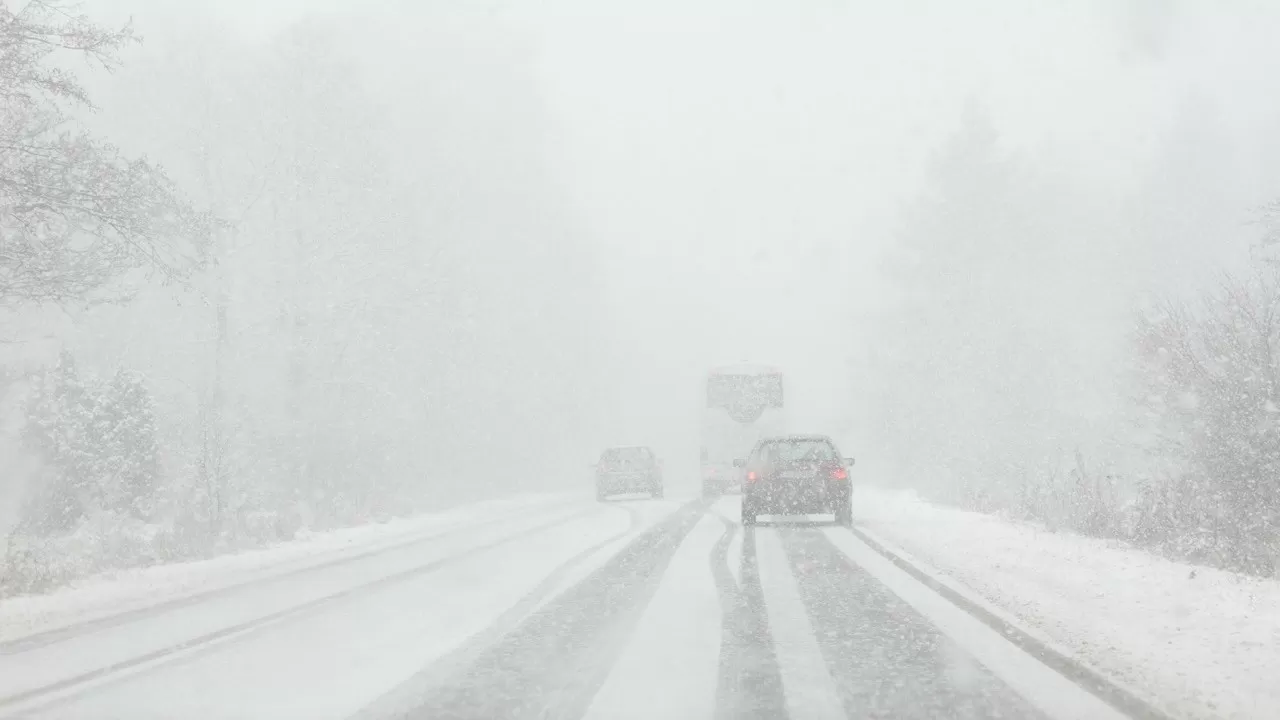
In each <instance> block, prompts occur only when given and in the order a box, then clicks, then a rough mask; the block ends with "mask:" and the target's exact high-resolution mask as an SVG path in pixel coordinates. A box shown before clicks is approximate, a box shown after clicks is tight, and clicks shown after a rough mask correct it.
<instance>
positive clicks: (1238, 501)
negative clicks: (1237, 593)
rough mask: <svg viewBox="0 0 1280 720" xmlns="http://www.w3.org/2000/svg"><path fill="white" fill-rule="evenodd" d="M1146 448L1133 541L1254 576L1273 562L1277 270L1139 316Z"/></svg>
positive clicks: (1279, 335)
mask: <svg viewBox="0 0 1280 720" xmlns="http://www.w3.org/2000/svg"><path fill="white" fill-rule="evenodd" d="M1139 340H1140V345H1139V346H1140V348H1141V350H1142V352H1143V361H1144V362H1143V364H1142V366H1141V371H1142V373H1141V380H1142V382H1143V383H1144V384H1143V389H1144V394H1145V406H1146V409H1147V418H1146V420H1147V422H1146V426H1147V429H1148V431H1149V434H1148V437H1149V438H1150V440H1149V442H1148V450H1149V451H1150V453H1151V455H1152V457H1153V464H1154V465H1155V466H1156V468H1157V469H1158V472H1155V473H1153V478H1152V480H1151V481H1150V482H1149V483H1148V484H1147V485H1146V487H1145V488H1144V492H1143V495H1142V498H1141V504H1140V507H1139V512H1140V513H1141V514H1140V517H1139V526H1138V528H1137V535H1138V539H1139V540H1141V541H1143V542H1146V543H1150V544H1152V545H1156V546H1159V547H1161V548H1162V549H1164V550H1166V551H1168V552H1171V553H1174V554H1177V555H1181V556H1187V557H1191V558H1193V559H1195V560H1199V561H1204V562H1212V563H1215V564H1219V565H1226V566H1230V567H1233V568H1236V569H1241V570H1246V571H1249V572H1254V573H1259V574H1268V575H1269V574H1273V573H1275V572H1276V571H1277V569H1280V564H1278V563H1280V480H1278V478H1280V275H1277V273H1276V271H1275V270H1273V269H1270V268H1264V269H1261V270H1259V272H1258V273H1257V274H1256V275H1254V276H1251V277H1249V278H1247V279H1244V280H1242V279H1239V278H1226V279H1224V280H1223V281H1222V283H1221V285H1220V288H1219V289H1218V290H1217V291H1215V292H1211V293H1207V294H1206V295H1205V296H1204V297H1203V299H1202V301H1201V303H1200V304H1198V305H1190V304H1187V303H1182V302H1170V303H1167V304H1166V305H1165V306H1164V307H1162V308H1160V309H1159V311H1156V312H1152V313H1150V314H1149V315H1148V316H1146V317H1145V318H1144V319H1143V324H1142V327H1141V332H1140V335H1139Z"/></svg>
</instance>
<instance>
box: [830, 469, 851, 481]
mask: <svg viewBox="0 0 1280 720" xmlns="http://www.w3.org/2000/svg"><path fill="white" fill-rule="evenodd" d="M831 477H832V479H834V480H848V479H849V471H848V470H845V469H844V466H843V465H837V466H836V467H834V468H832V469H831Z"/></svg>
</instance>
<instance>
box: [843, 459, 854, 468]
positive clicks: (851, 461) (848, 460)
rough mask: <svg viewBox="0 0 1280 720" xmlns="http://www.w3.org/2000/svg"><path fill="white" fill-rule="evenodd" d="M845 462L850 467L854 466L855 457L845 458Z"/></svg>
mask: <svg viewBox="0 0 1280 720" xmlns="http://www.w3.org/2000/svg"><path fill="white" fill-rule="evenodd" d="M844 464H845V465H848V466H849V467H853V458H845V459H844Z"/></svg>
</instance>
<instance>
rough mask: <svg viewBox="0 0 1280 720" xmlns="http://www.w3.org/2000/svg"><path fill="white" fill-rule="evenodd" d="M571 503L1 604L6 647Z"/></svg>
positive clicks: (464, 509) (520, 505) (542, 499)
mask: <svg viewBox="0 0 1280 720" xmlns="http://www.w3.org/2000/svg"><path fill="white" fill-rule="evenodd" d="M570 499H571V496H567V495H519V496H511V497H506V498H502V499H498V500H489V501H485V502H479V503H473V504H469V505H464V506H460V507H457V508H453V509H451V510H446V511H443V512H438V513H430V514H425V515H420V516H417V517H412V518H397V519H394V520H391V521H389V522H385V523H381V524H373V525H363V526H359V527H351V528H344V529H341V530H334V531H331V532H324V533H310V534H304V535H300V536H299V538H298V539H296V540H294V541H291V542H286V543H280V544H278V545H274V546H271V547H267V548H262V549H258V550H251V551H247V552H242V553H237V554H233V555H223V556H219V557H215V558H211V559H208V560H199V561H193V562H181V563H173V564H168V565H157V566H152V567H147V568H135V569H130V570H120V571H114V572H109V573H103V574H99V575H94V576H90V577H86V578H83V579H80V580H77V581H75V582H74V583H72V584H71V585H70V586H67V587H63V588H60V589H58V590H56V591H54V592H51V593H48V594H43V595H21V596H16V597H9V598H4V599H0V642H5V641H10V640H14V639H16V638H21V637H25V636H29V635H32V634H35V633H40V632H46V631H50V630H57V629H60V628H65V627H68V626H72V625H77V624H80V623H85V622H92V621H94V620H98V619H101V618H105V617H110V616H113V615H118V614H120V613H125V612H131V611H135V610H141V609H144V608H148V607H152V606H155V605H159V604H163V603H166V602H171V601H175V600H179V599H182V598H186V597H191V596H193V595H198V594H202V593H207V592H212V591H217V590H220V589H223V588H228V587H233V586H236V585H240V584H243V583H248V582H255V581H258V580H263V579H266V578H270V577H274V576H277V575H280V574H283V573H287V572H292V571H295V570H302V569H305V568H308V567H313V566H315V565H319V564H323V563H328V562H333V561H336V560H340V559H342V558H344V557H350V556H353V555H360V554H363V553H367V552H373V551H377V550H379V549H385V548H390V547H394V546H396V545H398V544H401V543H404V542H409V541H412V540H414V539H417V538H421V537H425V536H431V535H434V534H437V533H441V532H446V531H448V530H450V529H453V528H457V527H465V526H467V525H469V524H473V523H475V522H482V521H485V520H489V519H494V518H499V517H504V516H509V515H513V514H519V513H525V512H528V511H530V510H534V509H536V508H540V507H548V506H551V505H557V504H561V503H565V502H568V501H569V500H570Z"/></svg>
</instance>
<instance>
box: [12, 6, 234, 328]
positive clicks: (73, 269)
mask: <svg viewBox="0 0 1280 720" xmlns="http://www.w3.org/2000/svg"><path fill="white" fill-rule="evenodd" d="M11 5H12V4H11V3H10V2H9V1H8V0H4V1H3V2H0V304H4V305H22V304H29V303H79V302H89V301H102V300H108V299H118V298H119V297H121V294H122V293H123V292H125V291H123V290H122V289H121V288H120V287H118V286H115V287H113V286H112V283H113V281H115V280H117V279H118V278H120V277H121V276H122V275H125V274H127V273H129V272H131V271H137V270H142V271H147V272H149V273H152V274H158V275H160V276H161V277H163V278H166V279H185V278H187V277H189V276H190V273H191V272H192V271H193V270H195V269H196V268H198V267H199V266H201V265H202V264H203V263H204V261H205V258H206V252H207V248H208V243H209V238H210V233H211V232H212V229H213V227H214V226H215V222H214V220H213V218H212V217H211V216H210V215H208V214H207V213H201V212H197V211H195V210H194V209H193V208H192V207H191V205H190V204H189V203H188V202H187V201H186V200H185V199H184V198H183V197H182V196H181V194H180V193H179V192H178V190H177V188H176V187H175V186H174V184H173V183H172V182H171V181H170V180H169V178H168V176H167V175H166V174H165V173H164V171H163V170H162V169H161V168H159V167H158V166H156V165H154V164H152V163H150V162H148V161H147V160H145V159H142V158H126V157H124V156H123V155H122V154H121V153H120V152H119V151H118V150H117V149H116V148H115V147H114V146H113V145H111V144H110V143H107V142H104V141H102V140H100V139H98V138H95V137H93V136H92V135H90V134H88V133H87V132H85V131H84V130H83V129H81V128H79V127H78V126H77V125H76V124H75V123H74V122H73V121H72V118H71V111H72V110H75V109H80V110H83V109H91V108H92V105H91V104H90V100H89V97H88V94H87V93H86V92H85V90H84V88H83V87H82V86H81V85H80V84H79V83H78V82H77V80H76V78H75V77H74V76H73V75H72V74H71V73H69V72H67V71H65V70H63V69H60V68H58V67H56V66H53V65H52V64H51V63H52V60H53V59H54V56H55V55H56V54H57V53H60V52H66V53H78V54H80V55H81V56H82V57H84V58H85V59H86V60H88V61H89V62H90V63H91V64H95V65H97V66H100V67H102V68H105V69H107V70H112V69H114V68H115V67H116V66H117V65H118V53H119V51H120V50H121V48H123V47H124V46H126V45H128V44H130V43H132V42H134V41H136V39H137V38H136V36H135V35H134V34H133V32H132V30H131V28H129V27H127V26H126V27H124V28H122V29H119V30H108V29H104V28H101V27H98V26H96V25H95V24H93V22H92V21H91V20H90V19H89V18H88V17H86V16H85V15H83V14H81V13H79V12H78V11H77V9H76V7H75V6H74V5H71V4H68V3H65V2H61V1H60V0H26V1H25V2H21V3H17V6H16V8H15V7H12V6H11Z"/></svg>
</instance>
